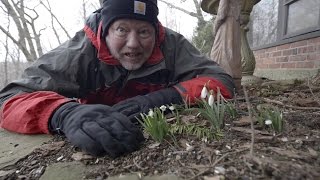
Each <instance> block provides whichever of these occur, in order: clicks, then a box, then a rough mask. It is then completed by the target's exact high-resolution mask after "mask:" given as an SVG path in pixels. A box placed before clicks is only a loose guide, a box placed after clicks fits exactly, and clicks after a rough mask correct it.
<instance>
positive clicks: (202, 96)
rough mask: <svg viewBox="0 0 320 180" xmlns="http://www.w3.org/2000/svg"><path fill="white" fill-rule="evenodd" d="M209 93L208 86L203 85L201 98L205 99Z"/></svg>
mask: <svg viewBox="0 0 320 180" xmlns="http://www.w3.org/2000/svg"><path fill="white" fill-rule="evenodd" d="M207 95H208V89H207V87H206V86H203V88H202V91H201V95H200V98H201V99H205V98H206V97H207Z"/></svg>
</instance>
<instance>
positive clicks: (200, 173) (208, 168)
mask: <svg viewBox="0 0 320 180" xmlns="http://www.w3.org/2000/svg"><path fill="white" fill-rule="evenodd" d="M228 155H229V153H226V154H224V155H223V156H221V157H220V158H219V159H217V160H216V161H215V162H214V163H213V164H211V165H210V166H208V167H207V169H206V170H203V171H201V172H199V173H198V174H196V175H195V176H193V177H191V178H190V179H189V180H191V179H195V178H197V177H199V176H201V175H202V174H204V173H206V172H208V171H209V170H211V168H212V167H214V166H215V165H217V164H218V163H219V162H220V161H221V160H223V159H224V158H225V157H227V156H228Z"/></svg>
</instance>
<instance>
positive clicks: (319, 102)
mask: <svg viewBox="0 0 320 180" xmlns="http://www.w3.org/2000/svg"><path fill="white" fill-rule="evenodd" d="M308 87H309V90H310V93H311V94H312V96H313V98H314V100H316V101H317V103H318V104H319V106H320V100H319V98H318V97H317V96H315V95H314V93H313V91H312V88H311V86H310V79H309V78H308Z"/></svg>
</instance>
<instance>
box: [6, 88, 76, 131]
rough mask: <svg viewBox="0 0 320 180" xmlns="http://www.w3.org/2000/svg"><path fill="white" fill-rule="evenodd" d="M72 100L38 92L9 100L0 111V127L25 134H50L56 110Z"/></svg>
mask: <svg viewBox="0 0 320 180" xmlns="http://www.w3.org/2000/svg"><path fill="white" fill-rule="evenodd" d="M68 101H71V100H70V99H67V98H65V97H64V96H61V95H59V94H57V93H55V92H51V91H37V92H33V93H26V94H20V95H16V96H14V97H12V98H10V99H8V100H7V101H6V102H5V103H4V104H3V106H2V108H1V111H0V127H2V128H4V129H6V130H9V131H13V132H18V133H23V134H43V133H46V134H49V129H48V121H49V118H50V117H51V114H52V113H53V112H54V110H55V109H56V108H57V107H59V106H60V105H61V104H64V103H66V102H68Z"/></svg>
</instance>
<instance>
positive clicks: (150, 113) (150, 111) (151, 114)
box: [148, 109, 154, 117]
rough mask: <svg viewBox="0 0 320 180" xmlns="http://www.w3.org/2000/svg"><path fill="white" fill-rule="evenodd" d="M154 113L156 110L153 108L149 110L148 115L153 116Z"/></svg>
mask: <svg viewBox="0 0 320 180" xmlns="http://www.w3.org/2000/svg"><path fill="white" fill-rule="evenodd" d="M153 115H154V112H153V110H152V109H150V110H149V112H148V116H150V117H153Z"/></svg>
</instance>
